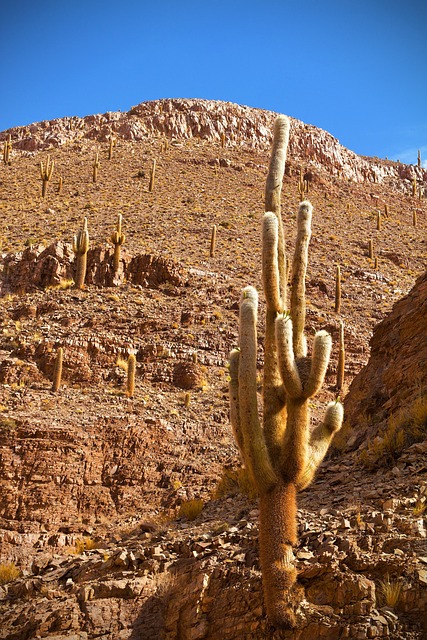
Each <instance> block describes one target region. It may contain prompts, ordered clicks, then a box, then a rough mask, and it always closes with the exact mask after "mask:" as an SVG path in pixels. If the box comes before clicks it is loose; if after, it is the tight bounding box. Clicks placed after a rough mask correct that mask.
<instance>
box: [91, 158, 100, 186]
mask: <svg viewBox="0 0 427 640" xmlns="http://www.w3.org/2000/svg"><path fill="white" fill-rule="evenodd" d="M100 166H101V163H100V162H99V153H97V154H96V156H95V159H94V161H93V165H92V169H93V172H92V182H96V181H97V179H98V169H99V167H100Z"/></svg>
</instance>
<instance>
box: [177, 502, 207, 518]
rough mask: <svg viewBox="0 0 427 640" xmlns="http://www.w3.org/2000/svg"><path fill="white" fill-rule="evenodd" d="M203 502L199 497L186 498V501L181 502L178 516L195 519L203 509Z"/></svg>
mask: <svg viewBox="0 0 427 640" xmlns="http://www.w3.org/2000/svg"><path fill="white" fill-rule="evenodd" d="M204 506H205V503H204V502H203V500H201V499H199V498H195V499H194V500H187V501H186V502H182V503H181V505H180V507H179V511H178V518H186V519H187V520H195V519H196V518H197V516H199V515H200V514H201V512H202V510H203V507H204Z"/></svg>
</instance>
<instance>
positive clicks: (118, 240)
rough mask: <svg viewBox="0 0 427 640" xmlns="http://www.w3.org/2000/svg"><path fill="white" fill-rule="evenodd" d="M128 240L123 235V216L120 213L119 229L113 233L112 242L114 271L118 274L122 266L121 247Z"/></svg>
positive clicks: (118, 219)
mask: <svg viewBox="0 0 427 640" xmlns="http://www.w3.org/2000/svg"><path fill="white" fill-rule="evenodd" d="M125 240H126V236H125V234H124V233H122V214H121V213H119V215H118V216H117V227H116V230H115V231H114V232H113V233H112V235H111V238H110V241H111V243H112V244H113V245H114V258H113V271H114V273H117V271H118V270H119V265H120V252H121V246H122V244H123V243H124V241H125Z"/></svg>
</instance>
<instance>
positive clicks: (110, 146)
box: [108, 134, 117, 160]
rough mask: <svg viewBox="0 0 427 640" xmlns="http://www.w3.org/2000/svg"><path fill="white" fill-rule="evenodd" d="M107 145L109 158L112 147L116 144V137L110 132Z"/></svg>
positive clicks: (111, 155)
mask: <svg viewBox="0 0 427 640" xmlns="http://www.w3.org/2000/svg"><path fill="white" fill-rule="evenodd" d="M109 141H110V142H109V145H108V159H109V160H111V158H112V157H113V149H114V147H115V146H116V144H117V138H116V137H115V136H114V135H113V134H111V135H110V136H109Z"/></svg>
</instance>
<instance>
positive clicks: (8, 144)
mask: <svg viewBox="0 0 427 640" xmlns="http://www.w3.org/2000/svg"><path fill="white" fill-rule="evenodd" d="M11 152H12V136H11V134H10V133H9V135H8V137H7V140H6V141H5V143H4V147H3V162H4V164H11V160H10V154H11Z"/></svg>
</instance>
